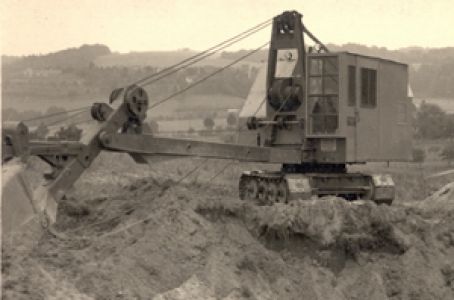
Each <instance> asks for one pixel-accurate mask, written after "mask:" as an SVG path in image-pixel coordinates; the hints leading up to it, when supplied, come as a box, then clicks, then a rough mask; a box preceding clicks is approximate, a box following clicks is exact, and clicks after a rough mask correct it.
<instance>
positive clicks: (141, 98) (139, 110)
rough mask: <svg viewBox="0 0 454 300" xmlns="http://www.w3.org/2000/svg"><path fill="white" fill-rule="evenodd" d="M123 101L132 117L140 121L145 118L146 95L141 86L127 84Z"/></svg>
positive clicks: (146, 107)
mask: <svg viewBox="0 0 454 300" xmlns="http://www.w3.org/2000/svg"><path fill="white" fill-rule="evenodd" d="M124 101H125V103H126V105H127V107H128V111H129V113H130V114H131V115H132V116H133V117H135V118H137V119H138V120H141V121H142V120H144V119H145V117H146V116H147V109H148V95H147V92H146V91H145V90H144V89H143V88H142V87H140V86H137V85H131V86H129V87H128V88H127V89H126V91H125V96H124Z"/></svg>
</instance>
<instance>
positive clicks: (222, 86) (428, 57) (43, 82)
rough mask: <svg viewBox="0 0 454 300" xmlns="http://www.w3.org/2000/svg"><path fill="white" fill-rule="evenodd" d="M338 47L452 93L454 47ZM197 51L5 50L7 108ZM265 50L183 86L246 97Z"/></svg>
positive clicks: (70, 97)
mask: <svg viewBox="0 0 454 300" xmlns="http://www.w3.org/2000/svg"><path fill="white" fill-rule="evenodd" d="M328 46H329V48H330V49H331V50H333V51H350V52H356V53H361V54H365V55H372V56H379V57H383V58H389V59H393V60H398V61H401V62H405V63H408V64H409V66H410V68H409V71H410V84H411V86H412V88H413V92H414V94H415V97H416V98H423V99H424V98H428V99H432V98H440V99H447V100H450V99H454V48H453V47H451V48H439V49H437V48H420V47H412V48H403V49H399V50H388V49H386V48H384V47H368V46H364V45H358V44H346V45H341V46H338V45H331V44H330V45H328ZM248 51H249V50H240V51H235V52H228V51H224V52H221V53H219V54H216V55H214V56H212V57H210V58H209V59H206V60H203V61H201V62H198V63H196V64H195V65H193V66H191V67H189V68H187V69H185V70H181V71H179V72H177V73H175V74H173V75H172V76H169V77H167V78H166V79H164V80H160V81H159V82H155V83H153V85H151V86H148V87H147V90H148V91H149V93H150V94H152V95H153V98H154V99H159V98H164V97H166V96H167V95H170V94H172V93H174V92H175V91H177V90H181V89H184V88H185V87H187V86H189V85H190V84H192V83H193V82H195V81H197V80H198V79H200V78H203V77H205V76H207V75H208V74H210V73H212V72H213V71H215V70H217V69H218V68H220V67H222V66H225V65H227V64H229V63H230V62H231V61H232V60H234V59H237V58H239V57H241V56H243V55H244V54H246V53H247V52H248ZM194 54H196V52H195V51H192V50H189V49H182V50H176V51H149V52H131V53H124V54H120V53H113V52H111V51H110V49H109V48H108V47H107V46H104V45H83V46H81V47H79V48H71V49H66V50H62V51H58V52H55V53H50V54H46V55H32V56H26V57H12V56H7V57H3V60H4V64H3V65H2V75H3V76H2V78H3V82H2V96H3V97H2V98H3V99H4V102H3V104H4V107H7V108H15V109H19V110H40V111H42V110H43V109H44V110H45V109H47V108H48V107H50V106H53V105H54V106H55V105H57V106H62V107H68V108H72V107H73V106H74V107H78V106H82V105H86V104H87V103H90V102H91V101H92V99H96V98H98V99H103V98H105V97H106V96H107V95H109V94H110V92H111V90H112V89H114V88H115V87H118V86H124V85H126V84H130V83H132V82H134V81H136V80H138V79H140V78H143V77H145V76H147V75H150V74H153V73H156V72H158V71H159V70H162V69H163V68H165V67H167V66H169V65H172V64H175V63H177V62H179V61H181V60H184V59H186V58H188V57H190V56H192V55H194ZM266 59H267V50H262V51H259V52H258V53H256V54H255V55H253V56H251V57H248V58H247V59H246V60H245V61H244V63H241V64H237V65H235V66H234V67H232V68H229V69H227V70H225V71H223V72H222V73H220V74H218V75H216V76H215V77H213V78H210V80H208V81H206V82H203V83H202V84H200V85H198V86H197V87H196V88H195V89H190V90H188V91H187V92H185V95H183V97H185V96H191V95H192V96H194V95H215V96H216V97H217V96H231V97H234V98H245V97H246V95H247V94H248V91H249V89H250V86H251V85H252V83H253V81H254V78H255V74H256V72H257V69H258V67H259V65H260V62H263V61H266Z"/></svg>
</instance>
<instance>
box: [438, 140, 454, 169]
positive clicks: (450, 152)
mask: <svg viewBox="0 0 454 300" xmlns="http://www.w3.org/2000/svg"><path fill="white" fill-rule="evenodd" d="M441 158H442V159H443V160H446V161H448V162H449V164H451V163H452V161H454V143H452V142H451V143H449V144H447V145H446V146H445V147H444V149H443V151H442V152H441Z"/></svg>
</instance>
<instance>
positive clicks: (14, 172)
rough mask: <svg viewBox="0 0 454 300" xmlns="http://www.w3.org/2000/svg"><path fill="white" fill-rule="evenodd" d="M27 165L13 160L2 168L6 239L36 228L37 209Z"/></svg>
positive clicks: (3, 213)
mask: <svg viewBox="0 0 454 300" xmlns="http://www.w3.org/2000/svg"><path fill="white" fill-rule="evenodd" d="M25 168H26V165H25V163H23V162H21V161H20V160H19V159H13V160H11V161H9V162H8V163H6V164H4V165H3V167H2V231H3V236H4V237H9V236H10V235H11V234H14V233H15V232H20V231H23V230H27V228H28V227H29V226H35V225H36V221H37V219H36V218H37V208H36V206H35V204H34V201H33V192H32V190H31V188H30V185H29V184H28V182H27V179H26V177H25Z"/></svg>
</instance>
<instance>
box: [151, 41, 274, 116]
mask: <svg viewBox="0 0 454 300" xmlns="http://www.w3.org/2000/svg"><path fill="white" fill-rule="evenodd" d="M269 43H270V42H266V43H265V44H263V45H261V46H260V47H258V48H256V49H254V50H252V51H250V52H249V53H247V54H245V55H243V56H241V57H240V58H238V59H236V60H234V61H232V62H231V63H229V64H227V65H225V66H223V67H222V68H220V69H218V70H216V71H214V72H212V73H210V74H209V75H207V76H205V77H203V78H201V79H199V80H197V81H195V82H194V83H192V84H191V85H188V86H187V87H185V88H183V89H181V90H179V91H177V92H175V93H173V94H171V95H169V96H167V97H165V98H164V99H161V100H159V101H158V102H156V103H154V104H153V105H150V107H148V110H150V109H153V108H155V107H157V106H159V105H161V104H162V103H164V102H166V101H168V100H170V99H172V98H173V97H175V96H178V95H180V94H182V93H184V92H186V91H187V90H189V89H191V88H193V87H195V86H196V85H199V84H200V83H202V82H204V81H206V80H208V79H209V78H211V77H213V76H215V75H217V74H219V73H220V72H222V71H224V70H225V69H227V68H229V67H231V66H233V65H235V64H237V63H239V62H240V61H242V60H243V59H245V58H247V57H249V56H251V55H253V54H255V53H257V52H258V51H260V50H261V49H262V48H264V47H266V46H267V45H268V44H269Z"/></svg>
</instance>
